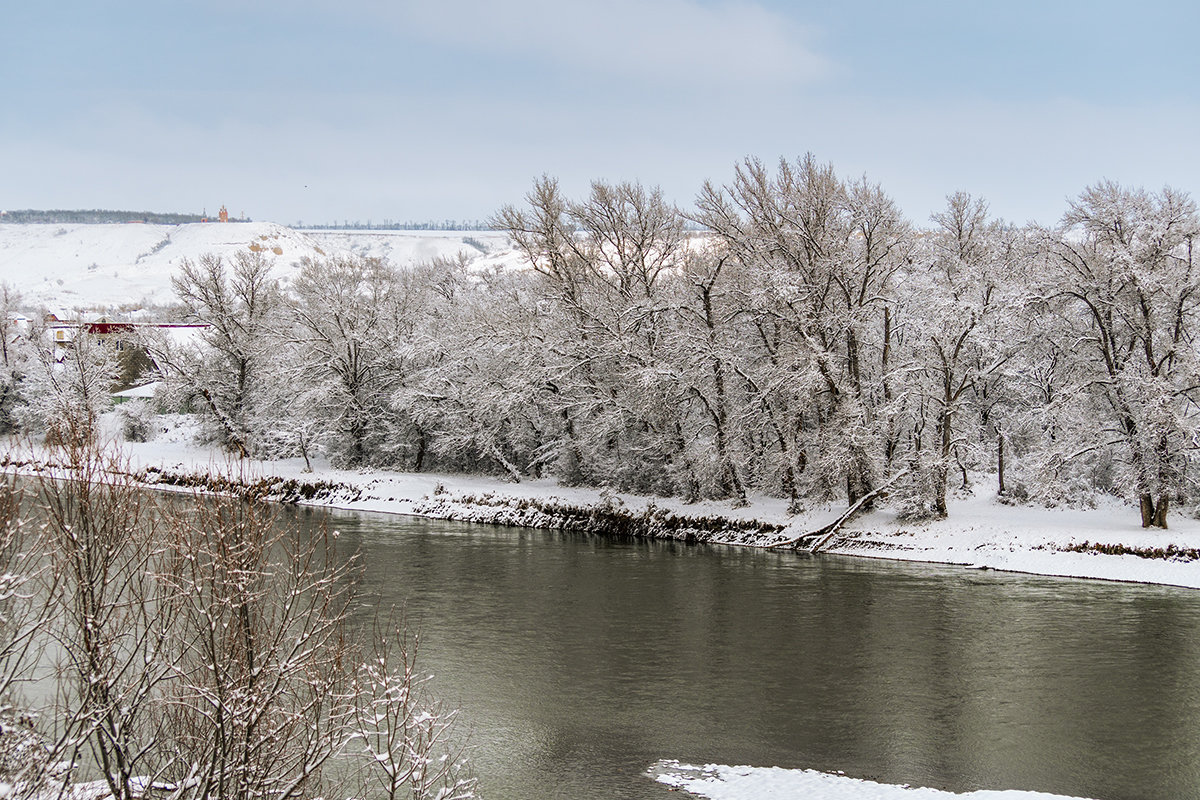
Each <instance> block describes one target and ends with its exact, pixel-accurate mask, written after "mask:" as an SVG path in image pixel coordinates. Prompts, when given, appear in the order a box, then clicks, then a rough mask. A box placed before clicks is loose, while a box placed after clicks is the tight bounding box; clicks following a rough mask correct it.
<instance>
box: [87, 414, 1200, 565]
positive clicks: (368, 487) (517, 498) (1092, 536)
mask: <svg viewBox="0 0 1200 800" xmlns="http://www.w3.org/2000/svg"><path fill="white" fill-rule="evenodd" d="M156 424H157V430H156V436H155V438H154V439H153V440H151V441H149V442H124V443H120V445H119V446H120V447H122V448H123V452H124V454H125V456H126V457H127V458H128V459H129V460H130V462H131V466H133V467H134V468H144V467H147V466H153V467H156V468H159V469H164V470H167V471H172V472H183V473H224V474H231V475H235V476H240V477H241V478H243V479H245V480H254V479H257V478H262V477H272V478H278V479H281V480H288V479H293V480H297V481H303V482H308V483H316V482H321V481H323V482H327V483H330V484H336V485H339V486H343V487H345V491H342V492H338V493H335V494H334V495H332V496H328V497H324V498H321V499H317V500H315V501H311V503H310V504H313V505H324V506H329V507H336V508H346V509H353V510H360V511H375V512H385V513H397V514H414V515H421V516H438V517H445V518H454V519H463V520H467V521H477V522H502V523H511V524H534V525H536V524H539V520H540V518H539V516H538V515H537V514H536V513H532V514H531V513H530V512H529V511H528V510H525V511H523V512H521V511H518V509H519V508H520V507H521V506H523V505H528V504H527V503H523V501H527V500H532V501H535V502H540V503H543V504H558V505H571V506H576V507H584V508H608V509H613V508H617V509H622V510H625V511H627V512H628V513H630V514H633V515H637V514H642V513H645V512H647V511H648V510H658V511H660V512H665V513H673V514H677V515H680V516H687V517H702V516H703V517H721V518H724V519H730V520H758V521H761V522H766V523H774V524H779V525H783V526H784V528H783V530H782V531H781V532H779V533H775V534H754V535H749V534H746V533H741V532H730V533H728V534H722V535H718V536H716V537H715V538H714V539H712V541H713V542H714V543H717V544H739V545H750V546H769V545H771V544H774V543H777V542H780V541H786V540H788V539H791V538H794V537H796V536H797V535H799V534H802V533H805V532H807V531H811V530H815V529H817V528H820V527H821V526H823V525H825V524H827V523H828V522H829V521H831V520H832V519H834V518H835V517H836V516H837V514H838V513H839V512H840V510H841V507H840V506H838V505H836V504H830V505H828V506H822V507H813V508H810V509H808V510H807V511H804V512H801V513H798V514H789V513H788V510H787V504H786V502H785V501H784V500H782V499H779V498H773V497H762V496H752V497H750V498H749V503H748V504H747V505H746V506H744V507H735V506H734V504H733V503H732V502H729V501H716V500H710V501H703V502H699V503H690V504H689V503H685V502H683V501H682V500H678V499H673V498H662V497H646V496H639V495H630V494H621V493H616V492H612V491H611V490H608V489H603V488H585V487H563V486H559V485H558V484H557V483H556V482H555V481H553V480H549V479H539V480H524V481H522V482H521V483H514V482H512V481H508V480H502V479H500V478H493V477H487V476H478V475H450V474H436V473H425V472H423V473H407V472H392V471H386V470H371V471H368V470H364V471H357V470H339V469H334V468H332V467H330V466H329V464H328V463H327V462H325V461H323V460H322V459H319V458H314V459H313V470H314V471H313V472H305V471H304V470H305V466H304V461H303V459H286V460H281V461H253V460H247V461H244V462H236V461H234V460H232V459H231V458H230V457H229V456H228V454H226V453H223V452H221V451H219V450H216V449H214V448H211V447H206V446H199V445H196V444H194V440H195V434H196V430H197V426H198V423H197V422H196V420H195V419H194V418H192V417H190V416H187V415H171V416H164V417H158V418H157V419H156ZM110 425H111V430H112V431H114V432H115V430H116V429H118V428H119V423H118V421H117V420H116V419H115V417H113V418H112V421H111V423H110ZM949 511H950V513H949V516H948V517H947V518H946V519H944V520H938V521H932V522H923V523H912V522H905V521H903V520H900V519H898V518H897V517H896V515H895V513H894V512H891V511H888V510H881V511H875V512H872V513H870V514H865V515H863V516H861V517H859V518H857V519H855V520H853V521H852V522H850V523H849V524H847V525H846V528H845V535H844V536H842V537H839V538H838V539H836V540H835V541H834V544H833V546H832V547H830V548H829V549H828V552H829V553H830V554H835V555H842V556H854V557H863V556H866V557H874V558H889V559H899V560H906V561H924V562H935V563H944V564H960V565H963V566H965V567H970V568H988V569H996V570H1006V571H1011V572H1023V573H1032V574H1039V575H1059V576H1067V577H1077V578H1099V579H1105V580H1114V581H1132V582H1138V583H1154V584H1166V585H1173V586H1182V587H1188V588H1200V561H1184V560H1178V559H1152V558H1141V557H1139V556H1135V555H1105V554H1101V553H1096V552H1086V553H1078V552H1065V551H1064V550H1063V549H1062V548H1065V547H1069V546H1071V545H1074V544H1079V543H1082V542H1084V541H1088V542H1092V543H1095V542H1101V543H1105V544H1123V545H1125V546H1127V547H1131V548H1143V547H1154V548H1160V547H1166V546H1167V545H1168V544H1173V545H1175V546H1176V547H1177V548H1200V520H1196V519H1193V518H1191V517H1189V516H1186V515H1185V514H1184V513H1183V510H1182V509H1180V510H1179V511H1178V513H1175V514H1174V515H1173V517H1172V519H1171V524H1172V526H1173V527H1172V528H1171V529H1170V530H1167V531H1155V530H1144V529H1142V528H1141V527H1140V525H1139V517H1138V512H1137V509H1136V508H1134V507H1133V506H1127V505H1122V504H1120V503H1119V502H1117V501H1115V500H1114V501H1112V502H1111V503H1110V504H1108V505H1102V506H1100V507H1098V508H1091V509H1071V508H1055V509H1050V508H1042V507H1037V506H1015V505H1008V504H1004V503H1001V502H999V501H998V499H997V498H996V496H995V494H994V493H989V492H987V491H986V490H984V489H983V488H982V487H977V491H976V494H974V495H973V496H969V497H952V498H951V499H950V504H949ZM546 519H547V520H549V517H548V516H547V517H546ZM549 522H550V523H552V520H549Z"/></svg>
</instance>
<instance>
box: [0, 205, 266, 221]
mask: <svg viewBox="0 0 1200 800" xmlns="http://www.w3.org/2000/svg"><path fill="white" fill-rule="evenodd" d="M205 219H206V218H205V217H204V216H202V215H200V214H173V213H160V212H156V211H112V210H109V209H98V208H94V209H89V210H86V211H85V210H71V211H68V210H63V209H54V210H49V211H40V210H36V209H23V210H20V211H4V212H2V213H0V222H12V223H21V224H51V223H54V224H60V225H68V224H70V225H96V224H101V223H108V222H145V223H148V224H154V225H182V224H184V223H188V222H201V221H204V220H205ZM210 221H211V220H210ZM235 221H236V222H248V221H249V220H235Z"/></svg>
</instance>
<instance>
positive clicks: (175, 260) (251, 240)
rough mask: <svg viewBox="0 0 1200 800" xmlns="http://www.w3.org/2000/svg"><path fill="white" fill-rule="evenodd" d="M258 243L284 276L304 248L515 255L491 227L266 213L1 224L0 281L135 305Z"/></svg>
mask: <svg viewBox="0 0 1200 800" xmlns="http://www.w3.org/2000/svg"><path fill="white" fill-rule="evenodd" d="M251 247H254V248H257V249H259V250H260V251H261V252H262V253H263V254H264V255H266V256H267V257H269V258H273V259H274V260H275V263H276V267H277V270H278V273H279V275H280V276H281V277H283V278H285V279H286V278H287V277H289V276H290V275H291V274H292V273H293V272H294V271H295V265H296V262H298V261H299V260H300V259H301V258H303V257H304V256H309V257H314V258H320V257H322V256H327V255H329V256H332V255H335V254H343V255H345V254H350V253H357V254H360V255H368V256H376V257H379V258H385V259H387V260H389V261H390V262H391V263H393V264H395V265H397V266H408V265H411V264H415V263H418V262H422V261H428V260H430V259H432V258H434V257H437V256H443V257H447V258H454V257H457V256H458V254H459V253H462V254H463V255H464V256H465V257H466V258H467V259H468V260H469V261H470V262H471V264H472V266H477V267H480V268H486V267H490V266H498V265H512V264H517V263H519V262H520V259H519V257H518V256H517V254H516V253H515V252H514V251H513V250H512V249H511V247H510V245H509V244H508V240H507V237H506V236H505V235H504V234H501V233H494V232H490V231H319V230H315V231H309V230H302V231H297V230H292V229H291V228H287V227H285V226H283V225H276V224H275V223H272V222H244V223H243V222H238V223H224V224H222V223H218V222H210V223H189V224H186V225H143V224H110V225H55V224H49V225H14V224H0V282H4V283H7V284H9V285H10V286H12V287H13V288H15V289H16V290H17V291H19V292H20V293H21V295H22V297H23V298H24V299H25V301H26V304H27V305H29V306H38V305H44V306H46V307H48V308H50V309H52V310H63V311H67V312H71V311H73V310H74V309H76V308H82V309H85V310H90V309H96V308H99V309H131V308H139V307H144V306H147V305H165V304H169V303H173V302H174V301H175V296H174V293H173V292H172V291H171V276H172V275H173V274H175V272H176V271H177V270H178V269H179V264H180V262H181V261H182V260H183V259H185V258H188V259H192V260H195V259H197V258H198V257H200V256H201V255H203V254H205V253H214V254H216V255H219V256H222V257H225V258H229V257H231V256H232V255H233V254H234V253H236V252H238V251H244V250H246V249H248V248H251Z"/></svg>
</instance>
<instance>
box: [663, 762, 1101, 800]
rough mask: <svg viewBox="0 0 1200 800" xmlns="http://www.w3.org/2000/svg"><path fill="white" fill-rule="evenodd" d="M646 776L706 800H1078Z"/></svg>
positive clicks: (773, 774)
mask: <svg viewBox="0 0 1200 800" xmlns="http://www.w3.org/2000/svg"><path fill="white" fill-rule="evenodd" d="M650 775H651V777H653V778H654V779H655V780H657V781H659V782H660V783H665V784H667V785H668V786H671V787H673V788H676V789H682V790H684V791H686V792H688V793H690V794H695V795H699V796H701V797H709V798H712V800H785V799H786V800H800V798H804V799H805V800H1078V798H1067V797H1064V796H1062V795H1056V794H1046V793H1044V792H1023V791H1014V790H1009V791H991V790H986V791H977V792H967V793H966V794H955V793H953V792H943V791H940V790H938V789H928V788H910V787H908V786H891V785H887V784H882V783H874V782H872V781H864V780H859V779H857V778H848V777H846V776H844V775H830V774H829V773H826V772H816V771H815V770H809V769H805V770H799V769H780V768H778V767H766V768H764V767H723V766H718V765H715V764H708V765H706V766H703V767H697V766H691V765H688V764H680V763H679V762H678V761H661V762H659V763H658V764H656V765H655V766H654V767H653V768H652V769H651V770H650Z"/></svg>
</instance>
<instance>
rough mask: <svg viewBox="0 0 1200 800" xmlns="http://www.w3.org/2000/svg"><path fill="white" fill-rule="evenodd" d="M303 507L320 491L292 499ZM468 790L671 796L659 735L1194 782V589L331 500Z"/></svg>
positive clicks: (898, 766) (1110, 779) (1167, 791)
mask: <svg viewBox="0 0 1200 800" xmlns="http://www.w3.org/2000/svg"><path fill="white" fill-rule="evenodd" d="M297 513H299V514H300V515H301V516H302V517H305V518H307V519H311V520H314V521H315V520H319V519H320V518H321V517H322V516H323V512H313V511H300V512H297ZM330 524H331V525H332V526H333V527H335V528H336V529H338V530H339V531H340V534H341V538H342V541H343V542H344V543H347V544H349V545H350V546H352V547H357V548H361V551H362V553H363V556H364V564H365V566H366V576H365V583H364V589H365V591H366V593H367V594H368V595H372V596H378V597H380V598H382V600H383V602H384V603H385V604H388V605H390V604H406V605H407V610H408V615H409V617H410V618H411V619H413V620H416V621H418V622H419V627H420V629H421V633H422V650H421V657H422V661H423V665H424V669H425V671H428V672H430V673H432V674H434V675H435V676H436V678H435V681H434V687H435V690H436V692H437V693H438V694H439V695H440V696H441V697H442V698H444V699H445V700H446V701H448V702H449V703H451V704H454V705H457V706H460V707H461V709H462V713H463V719H464V721H465V722H466V724H467V726H468V727H469V728H470V729H471V731H472V733H471V744H472V746H473V748H474V761H475V764H476V769H477V772H478V773H479V776H480V778H481V781H482V788H483V790H484V791H485V792H486V796H487V797H489V798H493V800H496V799H498V798H499V799H507V800H526V799H528V800H539V799H540V798H572V799H573V800H590V799H592V798H668V797H679V795H678V794H672V793H670V792H668V791H667V790H666V789H665V788H664V787H661V786H659V785H657V784H655V783H653V782H651V781H650V780H649V779H647V778H645V777H644V776H643V773H644V771H645V770H646V768H647V767H648V766H650V765H651V764H652V763H653V762H655V761H657V760H658V759H660V758H678V759H680V760H683V761H690V762H693V763H697V762H699V763H706V762H716V763H722V764H752V765H756V766H774V765H778V766H784V767H809V768H816V769H820V770H830V771H832V770H842V771H844V772H846V773H847V774H848V775H853V776H856V777H863V778H870V779H874V780H879V781H883V782H887V783H910V784H913V785H925V786H935V787H939V788H943V789H949V790H953V791H966V790H971V789H980V788H992V789H1006V788H1012V789H1031V790H1041V791H1046V792H1054V793H1059V794H1068V795H1079V796H1084V797H1093V798H1098V799H1099V800H1120V799H1123V798H1138V799H1139V800H1141V799H1144V798H1189V797H1191V798H1200V592H1195V591H1187V590H1175V589H1169V588H1159V587H1143V586H1135V585H1123V584H1111V583H1101V582H1089V581H1078V580H1063V579H1052V578H1038V577H1023V576H1014V575H1004V574H999V573H991V572H976V571H969V570H964V569H960V568H949V567H936V566H924V565H907V564H902V563H892V562H886V561H869V560H854V559H844V558H836V557H822V558H807V557H803V556H799V555H795V554H790V553H775V552H761V551H754V550H749V549H734V548H708V547H696V546H683V545H678V544H673V543H663V542H614V541H607V540H604V539H600V538H595V537H586V536H580V535H574V534H557V533H549V532H543V531H533V530H522V529H505V528H493V527H489V526H468V525H460V524H453V523H442V522H431V521H423V520H414V519H409V518H404V517H389V516H384V515H355V514H346V513H336V514H334V515H333V517H332V518H331V520H330Z"/></svg>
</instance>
